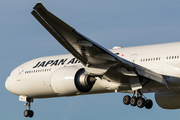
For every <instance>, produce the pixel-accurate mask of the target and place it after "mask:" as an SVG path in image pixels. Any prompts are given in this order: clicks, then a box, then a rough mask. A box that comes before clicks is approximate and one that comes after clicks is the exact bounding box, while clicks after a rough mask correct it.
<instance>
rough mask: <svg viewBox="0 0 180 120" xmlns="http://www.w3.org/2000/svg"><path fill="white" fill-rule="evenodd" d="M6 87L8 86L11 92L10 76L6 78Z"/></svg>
mask: <svg viewBox="0 0 180 120" xmlns="http://www.w3.org/2000/svg"><path fill="white" fill-rule="evenodd" d="M5 87H6V89H7V90H8V91H9V92H11V88H10V76H9V77H8V78H7V79H6V82H5Z"/></svg>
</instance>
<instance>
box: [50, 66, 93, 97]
mask: <svg viewBox="0 0 180 120" xmlns="http://www.w3.org/2000/svg"><path fill="white" fill-rule="evenodd" d="M95 81H96V79H95V77H94V76H91V75H89V74H88V73H87V72H86V71H85V69H84V68H78V67H63V68H59V69H57V70H56V71H55V72H54V73H53V74H52V76H51V87H52V89H53V91H54V92H55V93H57V94H58V95H59V96H73V95H76V94H80V93H86V92H89V91H90V90H91V89H92V87H93V85H94V83H95Z"/></svg>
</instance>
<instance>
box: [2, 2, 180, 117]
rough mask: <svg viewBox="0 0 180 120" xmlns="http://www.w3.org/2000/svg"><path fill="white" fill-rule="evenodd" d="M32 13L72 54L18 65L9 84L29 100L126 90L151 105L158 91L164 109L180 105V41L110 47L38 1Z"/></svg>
mask: <svg viewBox="0 0 180 120" xmlns="http://www.w3.org/2000/svg"><path fill="white" fill-rule="evenodd" d="M31 14H32V15H33V16H34V17H35V18H36V19H37V20H38V21H39V22H40V23H41V25H42V26H44V28H46V30H47V31H48V32H49V33H50V34H51V35H52V36H53V37H54V38H55V39H56V40H57V41H58V42H59V43H60V44H61V45H62V46H63V47H64V48H66V49H67V50H68V51H69V52H70V53H71V54H65V55H55V56H48V57H40V58H36V59H33V60H30V61H28V62H26V63H24V64H22V65H20V66H18V67H17V68H15V69H14V70H13V71H12V72H11V74H10V76H9V77H8V78H7V80H6V82H5V87H6V89H7V90H8V91H9V92H11V93H13V94H16V95H18V96H19V100H20V101H24V102H26V104H25V105H26V106H27V109H26V110H25V111H24V116H25V117H30V118H31V117H33V115H34V112H33V111H32V110H31V103H32V102H33V100H34V99H36V98H52V97H71V96H77V95H87V94H100V93H112V92H122V93H131V94H132V96H129V95H125V96H124V97H123V103H124V104H125V105H131V106H137V107H138V108H143V107H145V108H146V109H151V108H152V106H153V102H152V100H151V99H147V98H146V97H145V96H144V93H155V99H156V102H157V104H158V105H159V106H160V107H162V108H164V109H179V108H180V102H179V101H180V93H179V90H180V64H179V63H180V47H179V46H180V42H175V43H164V44H156V45H145V46H136V47H126V48H122V47H118V46H115V47H113V49H110V50H108V49H106V48H104V47H103V46H101V45H99V44H98V43H96V42H94V41H92V40H91V39H89V38H87V37H86V36H84V35H82V34H81V33H79V32H78V31H76V30H75V29H74V28H73V27H71V26H69V25H68V24H66V23H65V22H63V21H62V20H61V19H59V18H58V17H56V16H55V15H53V14H52V13H51V12H49V11H48V10H47V9H46V8H45V7H44V6H43V5H42V3H41V2H38V3H37V4H36V5H35V6H34V8H33V11H32V12H31Z"/></svg>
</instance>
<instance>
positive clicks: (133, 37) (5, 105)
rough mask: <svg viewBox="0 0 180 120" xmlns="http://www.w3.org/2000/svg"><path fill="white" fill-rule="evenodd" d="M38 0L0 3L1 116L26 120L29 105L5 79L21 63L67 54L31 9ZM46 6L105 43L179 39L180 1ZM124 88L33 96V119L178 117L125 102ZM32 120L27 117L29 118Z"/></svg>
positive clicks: (78, 1) (66, 1) (81, 1)
mask: <svg viewBox="0 0 180 120" xmlns="http://www.w3.org/2000/svg"><path fill="white" fill-rule="evenodd" d="M37 2H38V1H36V0H29V1H25V0H8V1H5V0H3V1H1V3H0V33H1V34H0V39H1V40H0V55H1V69H0V71H1V80H0V95H1V99H0V106H1V107H0V110H1V115H0V119H3V120H6V119H9V120H10V119H17V120H24V119H25V118H24V116H23V112H24V110H25V109H26V107H25V106H24V103H23V102H20V101H18V96H16V95H13V94H12V93H10V92H8V91H7V90H6V89H5V87H4V83H5V80H6V78H7V77H8V76H9V74H10V72H11V71H12V70H13V69H14V68H15V67H17V66H18V65H20V64H22V63H24V62H26V61H28V60H31V59H34V58H37V57H42V56H50V55H58V54H66V53H68V52H67V51H66V50H65V49H64V48H63V47H62V46H61V45H60V44H59V43H58V42H57V41H56V40H55V39H54V38H53V37H52V36H51V35H50V34H49V33H48V32H47V31H46V30H45V29H44V28H43V27H42V26H41V25H40V24H39V23H38V22H37V21H36V19H35V18H34V17H33V16H32V15H31V14H30V12H31V10H32V8H33V6H34V5H35V4H36V3H37ZM41 2H42V3H43V4H44V6H45V7H46V8H47V9H48V10H49V11H51V12H52V13H53V14H55V15H56V16H57V17H59V18H61V19H62V20H64V21H65V22H66V23H68V24H69V25H71V26H73V27H74V28H75V29H76V30H78V31H79V32H81V33H82V34H84V35H86V36H87V37H89V38H91V39H92V40H94V41H96V42H97V43H99V44H101V45H102V46H104V47H106V48H109V49H110V48H112V47H113V46H121V47H129V46H138V45H147V44H158V43H167V42H177V41H180V1H179V0H171V1H170V0H158V1H157V0H146V1H143V0H136V1H135V0H129V1H125V0H123V1H122V0H111V1H110V0H98V1H97V0H86V1H85V0H53V1H49V0H42V1H41ZM124 95H126V94H124V93H111V94H100V95H88V96H76V97H69V98H68V97H65V98H50V99H35V100H34V103H33V104H32V109H33V110H34V112H35V115H34V117H33V118H32V119H34V120H40V119H43V120H49V119H55V120H80V119H86V120H92V119H93V120H97V119H98V120H99V119H104V120H109V119H112V120H119V119H134V118H137V119H146V120H152V119H164V120H166V119H167V120H168V119H179V118H180V114H179V113H180V110H164V109H162V108H160V107H159V106H158V105H157V104H156V102H155V99H154V94H145V95H146V97H148V98H151V99H152V100H153V101H154V106H153V108H152V109H151V110H146V109H144V108H143V109H138V108H137V107H131V106H125V105H123V103H122V98H123V96H124ZM26 119H29V118H26Z"/></svg>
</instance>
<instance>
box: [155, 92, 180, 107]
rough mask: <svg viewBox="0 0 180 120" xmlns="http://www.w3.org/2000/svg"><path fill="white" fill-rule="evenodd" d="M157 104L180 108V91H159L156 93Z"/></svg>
mask: <svg viewBox="0 0 180 120" xmlns="http://www.w3.org/2000/svg"><path fill="white" fill-rule="evenodd" d="M155 99H156V102H157V104H158V105H159V106H160V107H161V108H164V109H179V108H180V92H177V91H170V92H157V93H155Z"/></svg>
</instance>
